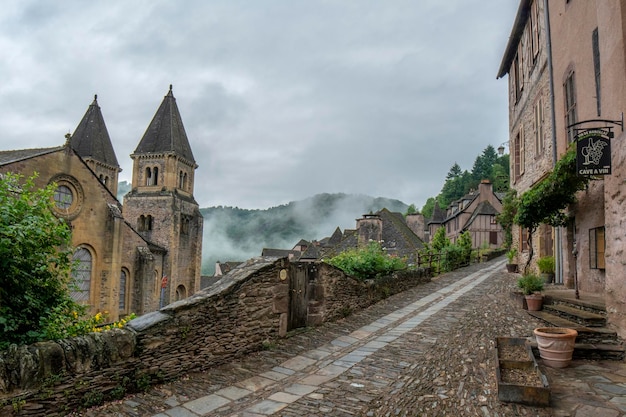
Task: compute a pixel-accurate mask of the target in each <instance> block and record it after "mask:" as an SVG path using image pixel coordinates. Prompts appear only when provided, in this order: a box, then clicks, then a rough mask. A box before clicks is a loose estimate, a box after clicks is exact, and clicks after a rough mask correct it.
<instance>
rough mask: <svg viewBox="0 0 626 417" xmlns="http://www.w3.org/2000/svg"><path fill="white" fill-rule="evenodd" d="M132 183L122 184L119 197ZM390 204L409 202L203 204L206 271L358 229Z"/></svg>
mask: <svg viewBox="0 0 626 417" xmlns="http://www.w3.org/2000/svg"><path fill="white" fill-rule="evenodd" d="M129 191H130V184H129V183H128V182H126V181H122V182H120V183H119V184H118V200H119V201H120V202H123V201H124V195H125V194H126V193H127V192H129ZM383 208H386V209H388V210H390V211H394V212H400V213H405V212H406V210H407V208H408V205H407V204H405V203H403V202H402V201H399V200H394V199H388V198H382V197H377V198H375V197H370V196H367V195H362V194H343V193H336V194H317V195H314V196H313V197H309V198H307V199H305V200H300V201H292V202H290V203H289V204H285V205H281V206H276V207H270V208H268V209H265V210H260V209H242V208H238V207H224V206H217V207H207V208H201V209H200V212H201V213H202V215H203V216H204V231H203V243H202V274H203V275H213V274H214V272H215V262H217V261H221V262H228V261H245V260H247V259H250V258H252V257H254V256H260V255H261V252H262V250H263V248H275V249H291V248H293V247H294V245H295V244H296V243H298V241H299V240H300V239H305V240H308V241H312V240H320V239H323V238H324V237H328V236H330V235H332V234H333V232H334V231H335V229H336V228H337V227H339V228H340V229H341V231H342V232H343V231H344V230H345V229H354V228H356V219H357V218H360V217H361V216H362V215H363V214H368V213H374V212H376V211H378V210H381V209H383Z"/></svg>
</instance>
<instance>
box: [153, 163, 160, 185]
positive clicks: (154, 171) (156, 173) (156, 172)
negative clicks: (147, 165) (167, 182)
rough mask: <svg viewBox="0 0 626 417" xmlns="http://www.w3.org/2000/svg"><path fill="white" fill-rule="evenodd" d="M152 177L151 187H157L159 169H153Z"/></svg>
mask: <svg viewBox="0 0 626 417" xmlns="http://www.w3.org/2000/svg"><path fill="white" fill-rule="evenodd" d="M152 176H153V178H154V181H152V185H159V168H157V167H154V169H153V170H152Z"/></svg>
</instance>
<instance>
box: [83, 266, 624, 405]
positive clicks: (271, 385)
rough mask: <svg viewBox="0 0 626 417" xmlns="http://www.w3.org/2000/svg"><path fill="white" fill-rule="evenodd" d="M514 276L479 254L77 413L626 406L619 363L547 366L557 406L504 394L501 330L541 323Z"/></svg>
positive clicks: (521, 331)
mask: <svg viewBox="0 0 626 417" xmlns="http://www.w3.org/2000/svg"><path fill="white" fill-rule="evenodd" d="M517 278H518V275H517V274H509V273H506V272H505V268H504V260H503V259H501V258H500V259H497V260H494V261H490V262H487V263H483V264H478V265H472V266H470V267H467V268H463V269H460V270H457V271H454V272H452V273H448V274H444V275H442V276H440V277H438V278H436V279H435V280H433V281H432V282H430V283H427V284H425V285H421V286H418V287H415V288H413V289H411V290H409V291H405V292H404V293H401V294H397V295H395V296H392V297H389V298H388V299H386V300H384V301H383V302H381V303H378V304H376V305H374V306H372V307H370V308H368V309H366V310H363V311H360V312H356V313H354V314H352V315H351V316H349V317H347V318H345V319H342V320H340V321H338V322H335V323H326V324H324V325H322V326H320V327H317V328H311V329H303V330H301V331H298V332H294V333H293V334H291V335H290V337H288V338H285V339H283V340H280V341H278V342H276V344H274V345H271V346H268V349H267V350H265V351H262V352H258V353H256V354H253V355H249V356H247V357H246V358H243V359H241V360H240V361H237V362H233V363H230V364H227V365H224V366H221V367H218V368H216V369H212V370H210V371H208V372H206V373H196V374H190V375H188V376H186V377H185V378H183V379H181V380H179V381H175V382H171V383H168V384H165V385H160V386H157V387H154V388H152V389H150V390H149V391H147V392H145V393H142V394H137V395H134V396H130V397H127V398H126V399H125V400H122V401H119V402H115V403H109V404H106V405H105V406H102V407H99V408H95V409H90V410H86V411H84V412H82V413H80V414H75V415H76V416H78V415H80V416H87V417H92V416H154V417H197V416H233V417H234V416H241V417H256V416H268V415H274V416H285V417H288V416H289V417H295V416H298V417H304V416H361V417H363V416H366V417H370V416H371V417H377V416H494V417H495V416H575V417H584V416H594V417H600V416H602V417H604V416H608V417H613V416H622V415H625V414H624V413H625V412H626V366H625V365H624V363H622V362H608V361H607V362H604V361H603V362H592V361H574V363H573V364H572V365H571V366H570V367H569V368H566V369H561V370H554V369H547V368H544V367H542V371H544V373H546V375H547V376H548V379H549V382H550V387H551V394H552V407H550V408H534V407H528V406H522V405H518V404H510V403H502V402H500V401H499V400H498V395H497V387H496V380H495V352H494V346H495V338H496V337H497V336H515V337H527V336H531V335H532V330H533V329H534V328H535V327H539V326H540V325H541V323H539V322H537V321H536V319H534V318H532V317H530V316H529V315H528V314H527V313H526V312H525V311H524V310H523V309H522V308H521V305H518V304H517V302H516V300H515V299H514V298H513V297H511V293H512V291H514V290H515V283H516V280H517ZM539 362H540V361H539ZM540 363H541V362H540Z"/></svg>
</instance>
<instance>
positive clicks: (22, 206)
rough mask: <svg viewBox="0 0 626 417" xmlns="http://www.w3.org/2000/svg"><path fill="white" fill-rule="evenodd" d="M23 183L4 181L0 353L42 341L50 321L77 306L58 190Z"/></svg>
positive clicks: (0, 188) (0, 190)
mask: <svg viewBox="0 0 626 417" xmlns="http://www.w3.org/2000/svg"><path fill="white" fill-rule="evenodd" d="M22 178H23V177H22V176H20V175H14V174H11V173H8V174H4V175H3V176H1V177H0V207H2V210H1V211H0V349H4V348H6V347H8V346H9V345H10V344H12V343H15V344H28V343H33V342H36V341H39V340H42V338H44V333H45V329H43V328H42V324H43V323H44V322H45V321H46V318H47V317H49V316H50V315H52V314H55V309H57V308H59V306H63V305H65V306H70V305H75V304H76V303H74V301H73V300H72V299H71V297H70V295H69V290H68V286H69V285H70V283H71V266H72V257H71V255H72V248H71V246H70V244H71V232H70V228H69V227H68V224H67V223H66V222H65V221H63V220H62V219H59V218H57V217H56V216H55V215H54V213H53V204H54V201H53V195H54V191H55V189H56V186H55V185H54V184H50V185H48V186H47V187H45V188H37V187H36V186H35V183H34V179H35V178H36V175H33V176H32V177H30V178H28V179H27V180H25V181H22ZM78 308H79V307H78V306H77V305H76V309H78ZM71 310H72V311H73V310H74V308H71Z"/></svg>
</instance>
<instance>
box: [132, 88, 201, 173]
mask: <svg viewBox="0 0 626 417" xmlns="http://www.w3.org/2000/svg"><path fill="white" fill-rule="evenodd" d="M163 153H175V154H176V155H178V156H179V157H182V158H184V159H186V160H187V161H188V162H189V163H191V164H195V162H196V161H195V159H194V157H193V153H192V152H191V146H190V145H189V140H188V139H187V133H186V132H185V127H184V126H183V121H182V118H181V117H180V112H179V111H178V106H177V105H176V98H175V97H174V93H173V92H172V85H171V84H170V89H169V91H168V92H167V94H166V95H165V97H164V98H163V101H162V102H161V105H160V106H159V108H158V110H157V112H156V114H155V115H154V117H153V118H152V121H151V122H150V125H149V126H148V128H147V129H146V132H145V133H144V135H143V137H142V139H141V141H140V142H139V145H137V149H135V152H134V154H135V155H138V154H163Z"/></svg>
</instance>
